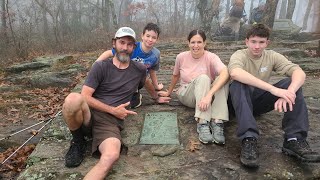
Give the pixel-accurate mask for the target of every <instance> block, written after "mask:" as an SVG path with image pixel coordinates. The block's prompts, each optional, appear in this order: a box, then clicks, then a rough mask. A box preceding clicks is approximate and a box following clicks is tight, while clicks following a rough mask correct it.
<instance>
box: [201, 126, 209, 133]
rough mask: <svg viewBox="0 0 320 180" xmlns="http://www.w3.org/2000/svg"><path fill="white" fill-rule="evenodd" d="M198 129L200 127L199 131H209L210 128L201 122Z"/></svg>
mask: <svg viewBox="0 0 320 180" xmlns="http://www.w3.org/2000/svg"><path fill="white" fill-rule="evenodd" d="M199 129H200V131H201V132H204V133H210V128H209V126H208V125H206V124H201V125H200V128H199Z"/></svg>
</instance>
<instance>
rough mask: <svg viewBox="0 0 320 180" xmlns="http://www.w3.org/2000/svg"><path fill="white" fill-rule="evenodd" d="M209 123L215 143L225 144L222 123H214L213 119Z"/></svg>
mask: <svg viewBox="0 0 320 180" xmlns="http://www.w3.org/2000/svg"><path fill="white" fill-rule="evenodd" d="M210 125H211V131H212V135H213V142H214V143H216V144H225V142H226V139H225V137H224V133H223V128H224V126H223V123H215V122H214V121H211V123H210Z"/></svg>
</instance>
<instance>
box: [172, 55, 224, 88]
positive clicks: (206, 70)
mask: <svg viewBox="0 0 320 180" xmlns="http://www.w3.org/2000/svg"><path fill="white" fill-rule="evenodd" d="M225 67H226V66H225V65H224V64H223V62H222V61H221V60H220V58H219V57H218V56H217V55H216V54H214V53H211V52H209V51H205V52H204V54H203V56H202V57H201V58H199V59H194V58H193V57H192V55H191V52H190V51H185V52H182V53H180V54H178V55H177V58H176V63H175V66H174V69H173V75H179V74H180V87H183V86H185V85H187V84H189V83H190V82H191V81H192V80H193V79H195V78H196V77H198V76H199V75H201V74H206V75H208V76H209V77H210V78H211V80H212V81H213V80H214V79H215V78H216V76H219V75H220V72H221V70H222V69H223V68H225ZM179 89H180V88H179Z"/></svg>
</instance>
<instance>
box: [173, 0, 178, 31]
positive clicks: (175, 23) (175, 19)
mask: <svg viewBox="0 0 320 180" xmlns="http://www.w3.org/2000/svg"><path fill="white" fill-rule="evenodd" d="M178 16H179V12H178V0H174V11H173V35H176V34H177V33H178V30H179V23H178Z"/></svg>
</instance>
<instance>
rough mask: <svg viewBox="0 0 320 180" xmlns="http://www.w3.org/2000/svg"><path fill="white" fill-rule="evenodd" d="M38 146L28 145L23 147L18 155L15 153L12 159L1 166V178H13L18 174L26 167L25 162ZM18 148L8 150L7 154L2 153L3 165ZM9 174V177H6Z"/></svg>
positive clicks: (0, 159) (0, 157)
mask: <svg viewBox="0 0 320 180" xmlns="http://www.w3.org/2000/svg"><path fill="white" fill-rule="evenodd" d="M35 147H36V146H35V145H34V144H30V145H26V146H24V147H22V148H21V149H20V150H19V151H17V153H15V154H14V155H13V156H12V157H11V158H10V159H8V160H7V161H6V162H5V163H4V164H2V165H1V166H0V174H1V176H0V178H5V177H6V176H12V175H13V174H18V173H19V172H21V171H22V169H24V167H25V162H26V160H27V158H28V156H29V155H30V154H31V153H32V151H33V150H34V148H35ZM17 148H18V147H13V148H9V149H7V150H6V151H5V152H2V153H0V162H1V163H2V162H3V161H4V160H5V159H6V158H8V157H9V156H10V155H11V154H12V153H13V152H14V151H15V150H16V149H17ZM6 174H7V175H6Z"/></svg>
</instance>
